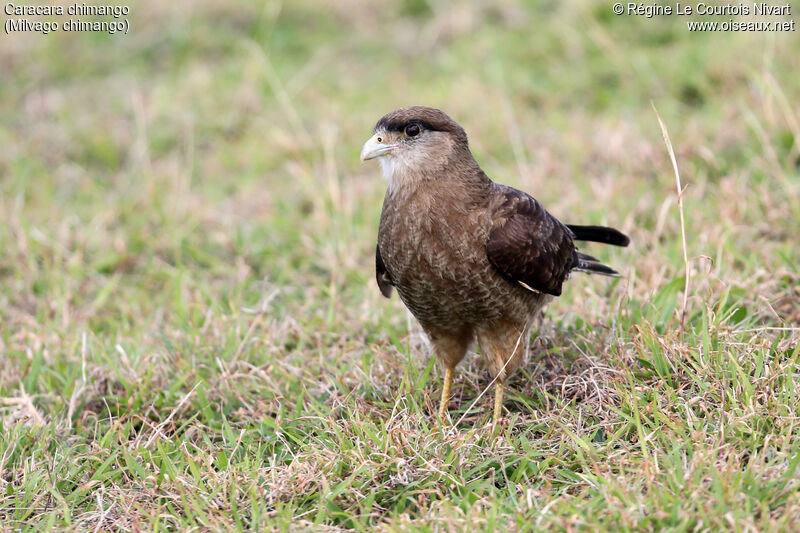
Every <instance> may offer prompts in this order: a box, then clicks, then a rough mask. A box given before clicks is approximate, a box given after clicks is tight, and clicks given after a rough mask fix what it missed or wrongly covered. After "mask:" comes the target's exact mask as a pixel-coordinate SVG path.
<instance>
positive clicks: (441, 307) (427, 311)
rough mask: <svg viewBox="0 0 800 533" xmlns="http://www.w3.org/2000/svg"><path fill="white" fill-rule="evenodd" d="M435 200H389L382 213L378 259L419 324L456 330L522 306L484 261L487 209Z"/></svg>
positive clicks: (427, 196) (432, 198)
mask: <svg viewBox="0 0 800 533" xmlns="http://www.w3.org/2000/svg"><path fill="white" fill-rule="evenodd" d="M437 200H438V199H437V198H436V197H435V196H433V195H426V196H423V197H421V198H410V199H406V200H405V201H402V200H401V201H393V199H392V198H390V197H389V198H387V199H386V201H385V202H384V208H383V212H382V214H381V223H380V228H379V230H378V246H379V247H380V253H381V257H382V258H383V261H384V264H385V265H386V268H387V270H388V272H389V275H390V277H391V279H392V283H393V284H394V286H395V288H396V289H397V292H398V294H399V295H400V298H401V299H402V300H403V302H404V303H405V304H406V306H407V307H408V308H409V309H410V310H411V312H412V313H413V314H414V316H416V317H417V319H418V320H419V321H420V322H422V323H423V325H424V324H425V323H435V324H438V325H439V326H442V325H444V324H451V325H452V326H453V327H459V326H460V325H461V324H464V323H474V322H475V321H476V320H486V319H491V318H497V317H499V315H500V314H502V313H503V309H504V306H506V305H509V304H511V305H516V304H519V305H525V304H524V303H519V302H516V301H515V297H516V295H517V294H518V291H516V290H515V287H511V286H510V284H509V282H508V281H507V280H506V279H504V278H503V277H502V276H500V275H499V273H498V272H497V271H496V270H495V269H494V267H493V266H492V265H491V264H490V263H489V261H488V258H487V256H486V248H485V245H486V241H487V239H488V236H489V232H490V231H491V224H492V222H491V217H490V213H489V211H488V209H486V208H485V207H481V206H473V207H472V208H470V209H464V208H463V204H462V205H458V204H455V205H453V203H452V202H441V201H437ZM509 288H511V292H509ZM522 292H524V291H522ZM521 298H522V299H526V298H528V297H527V296H526V295H524V294H522V295H521ZM495 315H497V316H495Z"/></svg>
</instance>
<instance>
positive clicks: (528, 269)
mask: <svg viewBox="0 0 800 533" xmlns="http://www.w3.org/2000/svg"><path fill="white" fill-rule="evenodd" d="M496 187H497V188H496V189H495V191H496V192H495V194H497V195H500V196H501V203H500V205H499V206H498V207H497V208H496V209H495V211H494V214H493V222H494V227H493V229H492V231H491V233H490V234H489V240H488V241H487V242H486V255H487V256H488V258H489V262H490V263H492V265H494V267H495V268H496V269H497V270H499V271H500V272H501V273H502V274H503V275H504V276H506V277H507V278H509V279H511V280H512V281H515V282H521V283H524V284H525V285H527V286H528V287H529V288H531V289H534V290H537V291H539V292H544V293H547V294H552V295H554V296H559V295H560V294H561V284H562V283H564V281H565V280H566V279H567V277H568V276H569V272H570V270H572V268H573V267H574V266H575V265H576V264H577V262H578V258H577V252H576V250H575V245H574V244H573V243H572V232H570V230H569V228H567V227H566V226H565V225H564V224H562V223H561V222H559V221H558V220H557V219H556V218H555V217H553V216H552V215H551V214H550V213H548V212H547V211H546V210H545V209H544V207H542V206H541V205H540V204H539V202H537V201H536V200H535V199H533V198H532V197H531V196H530V195H528V194H525V193H524V192H522V191H518V190H517V189H513V188H511V187H506V186H504V185H497V186H496Z"/></svg>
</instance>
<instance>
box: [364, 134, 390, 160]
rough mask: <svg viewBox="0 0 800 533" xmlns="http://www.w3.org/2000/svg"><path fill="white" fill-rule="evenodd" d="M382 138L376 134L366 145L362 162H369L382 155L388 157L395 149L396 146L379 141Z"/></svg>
mask: <svg viewBox="0 0 800 533" xmlns="http://www.w3.org/2000/svg"><path fill="white" fill-rule="evenodd" d="M380 138H381V137H380V136H379V135H378V134H377V133H376V134H375V135H373V136H372V137H370V139H369V140H368V141H367V142H365V143H364V148H362V149H361V161H362V162H363V161H367V160H369V159H375V158H376V157H380V156H382V155H386V154H388V153H391V151H392V149H393V148H394V147H395V145H394V144H386V142H385V140H381V141H379V140H378V139H380Z"/></svg>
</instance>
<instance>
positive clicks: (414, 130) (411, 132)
mask: <svg viewBox="0 0 800 533" xmlns="http://www.w3.org/2000/svg"><path fill="white" fill-rule="evenodd" d="M406 135H408V136H409V137H416V136H417V135H419V126H418V125H416V124H409V125H408V126H406Z"/></svg>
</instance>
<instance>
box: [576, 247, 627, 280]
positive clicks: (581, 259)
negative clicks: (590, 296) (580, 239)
mask: <svg viewBox="0 0 800 533" xmlns="http://www.w3.org/2000/svg"><path fill="white" fill-rule="evenodd" d="M572 270H578V271H579V272H586V273H587V274H600V275H601V276H609V277H612V278H618V277H620V275H619V272H617V271H616V270H614V269H613V268H611V267H607V266H606V265H604V264H602V263H599V262H598V261H597V259H595V258H594V257H592V256H591V255H586V254H582V253H580V252H578V253H577V254H576V257H575V265H574V266H573V267H572Z"/></svg>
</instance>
